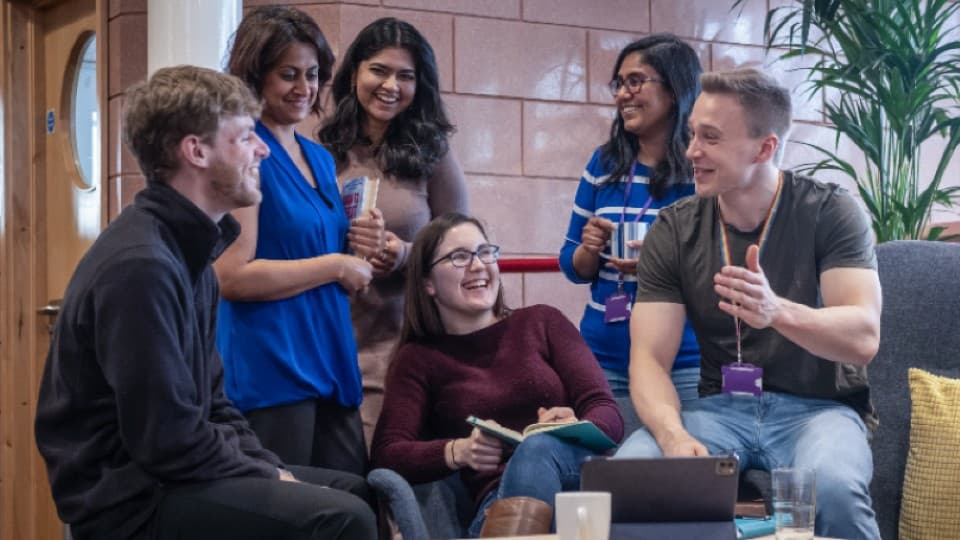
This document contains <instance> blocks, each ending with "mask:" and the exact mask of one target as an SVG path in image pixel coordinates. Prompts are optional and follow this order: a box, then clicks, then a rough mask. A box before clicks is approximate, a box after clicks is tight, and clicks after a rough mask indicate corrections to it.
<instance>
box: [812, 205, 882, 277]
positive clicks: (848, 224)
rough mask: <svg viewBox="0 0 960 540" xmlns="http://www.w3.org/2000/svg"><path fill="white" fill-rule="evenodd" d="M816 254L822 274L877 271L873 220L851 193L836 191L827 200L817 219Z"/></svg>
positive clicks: (819, 270) (818, 267)
mask: <svg viewBox="0 0 960 540" xmlns="http://www.w3.org/2000/svg"><path fill="white" fill-rule="evenodd" d="M816 252H817V272H818V273H820V274H822V273H823V272H825V271H827V270H830V269H831V268H869V269H874V270H876V268H877V256H876V252H875V250H874V241H873V231H872V230H871V228H870V221H869V220H868V219H867V214H866V212H864V210H863V208H861V207H860V204H859V203H858V202H857V200H856V199H855V198H854V197H853V195H852V194H851V193H850V192H849V191H847V190H845V189H842V188H839V187H838V188H835V189H834V190H833V191H832V192H831V193H830V195H829V197H827V199H826V200H825V201H824V204H823V206H822V207H821V209H820V217H819V219H818V220H817V234H816Z"/></svg>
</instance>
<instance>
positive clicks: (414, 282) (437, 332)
mask: <svg viewBox="0 0 960 540" xmlns="http://www.w3.org/2000/svg"><path fill="white" fill-rule="evenodd" d="M464 223H470V224H472V225H475V226H476V227H477V229H479V230H480V234H482V235H483V237H484V238H487V231H486V230H484V228H483V224H482V223H480V220H478V219H477V218H474V217H470V216H466V215H463V214H460V213H457V212H447V213H446V214H442V215H440V216H438V217H436V218H434V219H433V220H432V221H431V222H430V223H428V224H427V225H426V226H425V227H424V228H423V229H420V232H419V233H418V234H417V237H416V239H415V240H414V241H413V247H412V248H411V249H410V258H409V259H407V281H406V286H405V297H406V298H405V301H404V306H403V326H402V328H401V330H400V342H399V344H398V347H399V346H402V345H404V344H406V343H410V342H414V341H416V342H424V341H429V340H431V339H433V338H437V337H440V336H443V335H445V334H446V333H447V331H446V329H445V328H444V327H443V319H441V318H440V311H439V310H438V309H437V303H436V300H434V298H433V297H432V296H430V295H429V294H427V290H426V287H425V286H424V281H425V280H426V278H427V276H429V275H430V271H431V268H430V263H431V262H433V260H434V257H436V256H437V254H436V253H435V252H436V251H437V246H439V245H440V243H441V242H443V238H444V237H445V236H446V235H447V232H448V231H449V230H450V229H452V228H454V227H456V226H457V225H462V224H464ZM508 313H509V310H508V309H507V307H506V305H505V304H504V303H503V281H501V282H500V289H499V290H498V291H497V300H496V302H494V304H493V314H494V315H496V317H497V318H498V319H500V318H502V317H504V316H506V315H507V314H508Z"/></svg>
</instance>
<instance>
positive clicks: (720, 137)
mask: <svg viewBox="0 0 960 540" xmlns="http://www.w3.org/2000/svg"><path fill="white" fill-rule="evenodd" d="M690 131H691V133H690V145H689V146H688V147H687V158H688V159H689V160H690V162H691V163H692V164H693V180H694V182H695V184H696V190H697V195H698V196H700V197H713V196H717V195H722V194H724V193H728V192H731V191H734V190H738V189H742V188H744V187H746V186H748V185H749V182H750V179H751V178H752V176H753V172H754V169H755V168H756V167H757V166H758V165H759V164H760V163H761V162H762V161H763V159H762V156H764V155H765V154H764V150H765V148H764V146H765V145H771V144H772V145H773V147H774V148H775V147H776V137H775V136H774V135H765V136H762V137H752V136H751V135H750V133H749V130H748V127H747V122H746V112H745V111H744V109H743V106H742V105H740V103H739V102H738V101H737V99H736V98H735V97H734V96H733V95H730V94H718V93H708V92H704V93H701V94H700V97H698V98H697V101H696V103H695V104H694V106H693V111H692V112H691V113H690ZM771 139H773V140H772V141H771ZM769 153H770V152H769V151H767V152H766V154H769Z"/></svg>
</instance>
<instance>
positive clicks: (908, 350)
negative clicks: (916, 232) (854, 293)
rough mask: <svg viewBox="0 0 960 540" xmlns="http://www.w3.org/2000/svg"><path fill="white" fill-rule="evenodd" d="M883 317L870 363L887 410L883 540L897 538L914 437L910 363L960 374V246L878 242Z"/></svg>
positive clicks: (877, 465)
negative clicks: (909, 452) (911, 435)
mask: <svg viewBox="0 0 960 540" xmlns="http://www.w3.org/2000/svg"><path fill="white" fill-rule="evenodd" d="M877 257H878V259H879V265H880V283H881V285H882V286H883V317H882V320H881V324H880V328H881V335H880V352H879V353H878V354H877V356H876V358H875V359H874V360H873V363H871V364H870V367H869V368H868V374H869V377H870V386H871V389H872V395H873V403H874V405H875V406H876V408H877V412H878V413H879V415H880V427H879V428H878V429H877V431H876V433H874V436H873V441H872V443H871V446H872V448H873V468H874V473H873V484H872V485H871V488H870V490H871V495H872V496H873V508H874V509H875V510H876V512H877V521H878V523H879V525H880V535H881V536H882V538H883V540H896V539H897V537H898V531H897V530H898V523H899V519H900V498H901V494H902V490H901V488H902V485H903V470H904V466H905V465H906V461H907V447H908V445H909V441H910V388H909V385H908V383H907V369H908V368H911V367H917V368H921V369H924V370H926V371H930V372H932V373H936V374H938V375H943V376H946V377H953V378H960V328H958V327H957V325H958V324H960V244H953V243H945V242H924V241H898V242H887V243H885V244H881V245H880V246H879V247H878V248H877Z"/></svg>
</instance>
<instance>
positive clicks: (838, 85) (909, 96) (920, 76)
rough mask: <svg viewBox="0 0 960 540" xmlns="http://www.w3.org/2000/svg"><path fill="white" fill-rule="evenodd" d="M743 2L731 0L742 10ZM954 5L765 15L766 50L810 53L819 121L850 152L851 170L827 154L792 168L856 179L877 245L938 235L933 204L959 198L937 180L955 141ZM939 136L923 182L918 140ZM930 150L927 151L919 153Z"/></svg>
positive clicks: (917, 1)
mask: <svg viewBox="0 0 960 540" xmlns="http://www.w3.org/2000/svg"><path fill="white" fill-rule="evenodd" d="M745 1H746V0H735V1H734V2H733V8H734V9H736V8H737V7H740V8H742V7H743V5H744V4H745ZM958 10H960V3H957V2H954V1H952V0H794V1H793V2H789V3H787V4H783V5H781V6H779V7H776V8H774V9H771V10H769V11H768V12H767V16H766V20H765V23H764V35H765V36H766V40H767V47H768V49H770V50H776V51H778V52H779V54H780V57H781V58H782V59H792V58H799V57H809V58H813V63H812V65H811V66H810V67H808V68H804V69H806V70H807V84H808V85H809V86H808V88H807V90H808V91H810V92H813V93H818V92H824V93H825V95H827V96H829V97H830V98H831V99H830V100H829V101H828V102H827V103H826V104H825V106H824V109H823V113H824V116H825V118H826V119H827V120H828V121H829V122H830V123H831V124H832V125H833V127H834V129H835V130H836V138H835V142H834V148H835V149H836V148H838V147H839V143H840V140H841V138H842V137H845V138H846V139H848V140H849V141H850V142H851V143H852V144H854V145H855V146H856V147H857V148H859V149H860V150H861V151H862V152H863V155H864V157H865V158H866V169H865V170H864V171H862V172H858V171H857V170H856V169H855V168H854V167H853V166H852V165H851V164H850V163H849V162H848V161H845V160H843V159H841V158H840V157H839V156H838V155H837V153H836V150H831V149H828V148H824V147H821V146H818V145H812V144H811V145H808V146H810V147H812V148H814V149H816V150H817V151H818V152H820V153H821V154H822V155H823V159H822V160H820V161H818V162H814V163H808V164H804V165H802V166H801V167H799V170H802V171H806V172H816V171H822V170H830V171H837V172H840V173H842V174H844V175H846V176H849V177H850V178H852V179H853V180H854V182H856V185H857V191H858V192H859V194H860V197H861V198H862V199H863V201H864V206H865V207H866V209H867V211H868V212H869V214H870V216H871V219H872V221H873V227H874V231H875V232H876V234H877V239H878V240H879V241H887V240H894V239H902V238H920V237H921V236H922V235H924V234H925V231H928V229H929V232H927V233H926V234H927V237H928V238H931V239H944V238H945V237H943V236H942V234H941V233H942V230H941V229H940V228H929V227H928V224H929V220H930V216H931V210H932V209H933V207H934V206H937V205H942V206H952V205H954V204H956V203H957V202H958V201H960V188H956V187H951V188H943V187H941V183H942V181H943V179H944V175H945V173H946V170H947V165H948V164H949V162H950V158H951V157H952V156H953V153H954V152H955V151H956V149H957V147H958V146H960V41H955V40H951V36H955V35H956V32H957V31H958V28H957V26H956V25H954V23H953V22H952V21H954V20H957V17H956V15H957V12H958ZM935 137H937V138H943V139H944V141H945V146H944V149H943V152H942V153H941V155H940V156H939V158H938V159H937V160H936V163H937V169H936V172H935V173H934V175H933V177H932V178H921V175H920V164H921V162H922V161H921V160H922V154H923V152H922V150H923V148H922V147H923V146H924V145H925V143H926V142H927V141H929V140H931V139H932V138H935ZM928 152H929V149H928Z"/></svg>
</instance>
